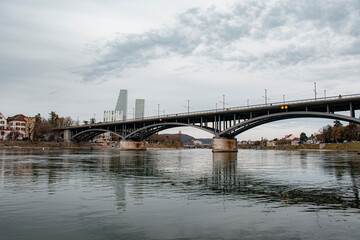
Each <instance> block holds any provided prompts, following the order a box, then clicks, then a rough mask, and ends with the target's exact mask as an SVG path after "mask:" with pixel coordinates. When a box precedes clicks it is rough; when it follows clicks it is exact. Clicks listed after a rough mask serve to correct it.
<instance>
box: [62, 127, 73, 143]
mask: <svg viewBox="0 0 360 240" xmlns="http://www.w3.org/2000/svg"><path fill="white" fill-rule="evenodd" d="M63 134H64V135H63V137H64V142H70V139H71V137H72V131H71V130H69V129H66V130H64V133H63Z"/></svg>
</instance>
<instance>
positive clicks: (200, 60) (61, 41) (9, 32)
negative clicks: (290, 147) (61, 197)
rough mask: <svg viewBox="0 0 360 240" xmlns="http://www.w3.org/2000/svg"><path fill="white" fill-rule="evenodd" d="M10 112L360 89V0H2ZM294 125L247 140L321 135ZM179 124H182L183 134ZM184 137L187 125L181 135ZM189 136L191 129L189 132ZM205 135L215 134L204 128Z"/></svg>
mask: <svg viewBox="0 0 360 240" xmlns="http://www.w3.org/2000/svg"><path fill="white" fill-rule="evenodd" d="M0 42H1V44H0V74H1V75H0V86H1V94H0V112H2V113H3V114H4V115H5V116H6V117H8V116H12V115H15V114H18V113H23V114H25V115H28V116H34V115H35V114H37V113H41V114H42V115H43V116H45V117H47V115H48V113H49V112H50V111H56V112H57V113H58V114H59V115H61V116H71V117H72V118H73V119H75V120H76V119H79V120H80V121H82V120H88V119H90V118H91V117H94V116H95V117H96V119H97V120H98V121H101V120H102V118H103V111H104V110H112V109H114V108H115V104H116V100H117V97H118V94H119V90H120V89H128V94H129V108H128V111H129V114H128V115H129V116H130V117H131V114H132V112H133V107H134V105H135V104H134V102H135V99H136V98H145V101H146V103H145V104H146V113H145V114H146V116H152V115H157V109H158V104H160V109H161V112H162V113H163V112H165V113H177V112H185V111H187V109H186V106H187V100H190V107H191V110H193V111H198V110H199V111H200V110H205V109H214V108H215V107H216V105H217V106H218V107H220V106H221V103H220V102H221V101H222V99H223V95H225V99H226V101H225V102H226V104H227V105H226V106H227V107H235V106H242V105H246V104H247V99H249V101H250V104H259V103H263V102H264V89H267V95H268V97H269V100H268V101H269V102H277V101H282V100H283V96H284V95H285V99H286V100H296V99H302V98H314V91H313V89H314V82H316V84H317V92H318V97H323V96H324V90H326V95H327V96H332V95H334V96H337V95H339V94H343V95H345V94H352V93H359V92H360V91H359V90H360V1H359V0H333V1H324V0H317V1H314V0H303V1H290V0H279V1H268V0H267V1H265V0H264V1H251V0H242V1H216V0H206V1H205V0H204V1H203V0H192V1H186V0H172V1H168V0H151V1H149V0H132V1H125V0H103V1H95V0H94V1H91V0H83V1H81V0H78V1H70V0H68V1H67V0H62V1H48V0H42V1H40V0H32V1H27V0H22V1H17V0H2V1H1V2H0ZM331 122H332V121H324V120H313V119H304V120H296V121H293V120H287V121H281V122H277V123H273V124H269V125H266V126H262V127H258V128H256V129H253V130H251V131H249V132H247V133H244V134H243V135H242V136H239V139H256V138H259V137H261V136H263V137H266V138H273V137H282V136H283V135H284V134H286V133H294V134H299V133H300V132H301V131H305V132H306V133H308V134H311V133H313V132H315V131H317V130H318V129H319V128H320V127H321V126H323V125H325V124H328V123H331ZM174 131H178V129H177V130H174ZM183 132H184V131H183ZM185 132H186V131H185ZM196 134H198V136H199V137H206V136H208V135H207V134H206V133H205V132H204V133H202V132H196Z"/></svg>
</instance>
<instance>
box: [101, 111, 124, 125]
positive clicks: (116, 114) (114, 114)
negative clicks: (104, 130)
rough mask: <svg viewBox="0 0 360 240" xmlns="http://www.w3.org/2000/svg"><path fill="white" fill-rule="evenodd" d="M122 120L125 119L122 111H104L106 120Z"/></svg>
mask: <svg viewBox="0 0 360 240" xmlns="http://www.w3.org/2000/svg"><path fill="white" fill-rule="evenodd" d="M122 120H123V112H122V111H112V110H105V111H104V122H116V121H122Z"/></svg>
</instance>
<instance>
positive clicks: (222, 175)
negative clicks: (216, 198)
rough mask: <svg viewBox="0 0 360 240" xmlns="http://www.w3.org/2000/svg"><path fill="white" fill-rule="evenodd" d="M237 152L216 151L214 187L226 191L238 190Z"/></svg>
mask: <svg viewBox="0 0 360 240" xmlns="http://www.w3.org/2000/svg"><path fill="white" fill-rule="evenodd" d="M236 170H237V153H234V152H230V153H222V152H218V153H214V154H213V172H212V179H211V183H212V189H214V190H221V191H224V192H234V191H237V190H238V187H239V186H238V185H239V184H238V183H239V182H238V178H237V176H238V175H237V172H236Z"/></svg>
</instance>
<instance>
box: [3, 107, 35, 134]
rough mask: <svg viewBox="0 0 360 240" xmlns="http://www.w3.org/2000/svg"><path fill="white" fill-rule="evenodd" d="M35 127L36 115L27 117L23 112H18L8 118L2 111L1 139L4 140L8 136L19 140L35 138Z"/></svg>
mask: <svg viewBox="0 0 360 240" xmlns="http://www.w3.org/2000/svg"><path fill="white" fill-rule="evenodd" d="M34 129H35V118H34V117H26V116H24V115H22V114H18V115H15V116H13V117H8V118H7V119H6V118H5V117H4V115H2V114H1V113H0V139H2V140H6V139H8V138H12V139H19V140H22V139H24V138H27V139H30V140H33V137H34ZM9 135H10V136H9Z"/></svg>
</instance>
